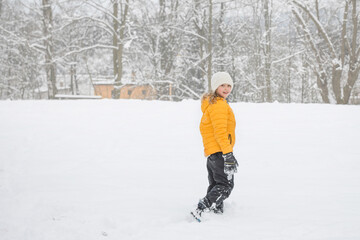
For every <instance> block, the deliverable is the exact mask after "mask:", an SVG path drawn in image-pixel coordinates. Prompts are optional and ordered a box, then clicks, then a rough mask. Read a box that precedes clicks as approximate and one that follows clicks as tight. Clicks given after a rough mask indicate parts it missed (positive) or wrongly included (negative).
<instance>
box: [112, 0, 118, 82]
mask: <svg viewBox="0 0 360 240" xmlns="http://www.w3.org/2000/svg"><path fill="white" fill-rule="evenodd" d="M118 14H119V3H118V0H113V16H114V19H113V28H114V33H113V46H114V49H113V72H114V79H115V82H116V80H117V79H118V78H119V72H118V71H119V68H118V62H119V59H118V53H117V49H116V48H117V47H118V36H117V33H118V31H119V21H118Z"/></svg>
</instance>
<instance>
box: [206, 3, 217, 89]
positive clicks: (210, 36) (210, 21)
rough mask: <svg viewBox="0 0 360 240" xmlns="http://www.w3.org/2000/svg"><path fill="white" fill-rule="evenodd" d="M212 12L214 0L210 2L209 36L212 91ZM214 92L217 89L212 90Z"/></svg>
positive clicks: (208, 75) (209, 79)
mask: <svg viewBox="0 0 360 240" xmlns="http://www.w3.org/2000/svg"><path fill="white" fill-rule="evenodd" d="M212 10H213V3H212V0H209V35H208V51H209V57H208V71H207V77H208V88H209V90H210V89H211V76H212ZM212 90H213V91H214V90H215V89H212Z"/></svg>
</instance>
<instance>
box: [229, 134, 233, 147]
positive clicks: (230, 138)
mask: <svg viewBox="0 0 360 240" xmlns="http://www.w3.org/2000/svg"><path fill="white" fill-rule="evenodd" d="M228 139H229V140H230V145H231V144H232V137H231V134H229V137H228Z"/></svg>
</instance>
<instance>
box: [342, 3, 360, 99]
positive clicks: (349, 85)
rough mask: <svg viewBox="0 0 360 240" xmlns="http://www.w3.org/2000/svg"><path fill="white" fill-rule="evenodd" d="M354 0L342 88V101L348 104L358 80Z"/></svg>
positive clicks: (356, 24) (359, 68)
mask: <svg viewBox="0 0 360 240" xmlns="http://www.w3.org/2000/svg"><path fill="white" fill-rule="evenodd" d="M356 2H357V1H356V0H352V24H353V35H352V41H351V46H350V47H351V50H350V64H349V65H350V66H349V71H348V79H347V82H346V84H345V86H344V88H343V91H344V99H343V103H344V104H348V103H349V100H350V96H351V92H352V89H353V87H354V85H355V82H356V81H357V80H358V76H359V70H360V66H359V63H358V59H359V53H360V48H358V46H357V45H358V44H357V33H358V14H357V12H356Z"/></svg>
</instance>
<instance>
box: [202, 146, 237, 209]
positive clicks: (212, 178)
mask: <svg viewBox="0 0 360 240" xmlns="http://www.w3.org/2000/svg"><path fill="white" fill-rule="evenodd" d="M207 170H208V174H209V175H208V178H209V187H208V190H207V194H206V198H207V199H208V200H209V201H210V203H211V204H213V203H216V206H221V205H222V203H223V201H224V200H225V199H226V198H228V197H229V195H230V193H231V191H232V190H233V188H234V176H233V177H232V179H231V180H228V179H227V175H226V174H225V173H224V158H223V157H222V152H217V153H214V154H211V155H210V156H209V157H208V158H207Z"/></svg>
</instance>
